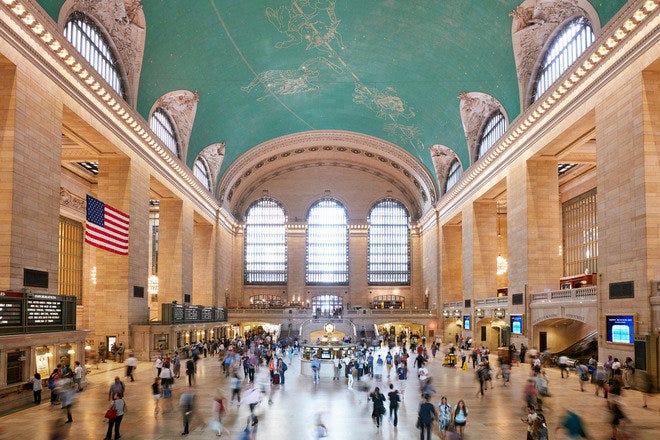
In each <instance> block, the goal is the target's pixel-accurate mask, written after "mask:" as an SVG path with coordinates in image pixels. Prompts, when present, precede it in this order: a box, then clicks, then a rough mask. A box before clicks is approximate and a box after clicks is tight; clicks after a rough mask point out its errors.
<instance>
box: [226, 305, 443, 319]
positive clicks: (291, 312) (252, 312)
mask: <svg viewBox="0 0 660 440" xmlns="http://www.w3.org/2000/svg"><path fill="white" fill-rule="evenodd" d="M420 315H421V316H428V317H431V316H434V312H433V310H429V309H367V308H365V309H351V310H344V311H343V312H342V316H336V317H335V316H333V317H318V318H319V319H322V320H327V319H332V320H336V319H341V318H342V317H363V318H369V317H381V316H400V317H404V316H416V317H419V316H420ZM241 316H262V317H271V318H304V317H308V318H313V317H314V313H313V312H312V310H311V309H297V308H290V309H229V318H236V317H241Z"/></svg>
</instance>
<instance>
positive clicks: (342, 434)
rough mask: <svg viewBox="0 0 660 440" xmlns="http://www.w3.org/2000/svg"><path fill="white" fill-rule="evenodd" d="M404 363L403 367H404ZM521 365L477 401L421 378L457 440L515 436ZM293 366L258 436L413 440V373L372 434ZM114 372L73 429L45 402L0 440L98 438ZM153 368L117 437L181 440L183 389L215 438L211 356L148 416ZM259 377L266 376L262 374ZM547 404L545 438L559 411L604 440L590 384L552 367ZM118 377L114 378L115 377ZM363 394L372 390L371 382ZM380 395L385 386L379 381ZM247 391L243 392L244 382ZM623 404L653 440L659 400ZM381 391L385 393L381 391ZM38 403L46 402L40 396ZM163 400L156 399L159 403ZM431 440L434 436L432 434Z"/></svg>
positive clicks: (342, 400) (233, 416)
mask: <svg viewBox="0 0 660 440" xmlns="http://www.w3.org/2000/svg"><path fill="white" fill-rule="evenodd" d="M411 364H412V362H411ZM528 368H529V366H528V365H522V366H514V368H513V371H512V375H511V376H512V377H511V380H512V381H511V383H510V384H509V386H507V387H504V386H503V385H502V383H501V382H497V381H496V382H495V384H494V388H493V389H492V390H488V391H486V393H485V395H484V396H483V397H478V396H477V394H476V392H477V388H478V385H477V383H476V380H475V375H474V370H472V369H470V370H468V371H462V370H459V369H450V368H446V367H443V366H442V362H441V360H440V358H437V359H435V360H432V361H431V362H430V365H429V371H430V373H431V375H432V376H433V379H434V385H435V389H436V391H437V393H436V395H435V396H434V397H433V400H432V401H433V403H435V404H437V402H438V401H439V400H440V396H441V395H446V396H447V397H448V399H449V402H450V403H451V404H453V403H455V402H456V401H457V400H458V399H464V400H465V402H466V404H467V406H468V409H469V416H468V424H467V428H466V434H465V438H466V439H479V440H489V439H524V438H525V435H526V434H525V432H526V425H525V424H524V423H523V422H522V421H521V418H522V417H523V416H524V415H525V414H526V413H525V410H524V408H523V397H522V395H523V384H524V382H525V379H526V378H527V373H528V371H529V370H528ZM299 372H300V366H299V360H298V359H297V358H294V360H293V363H292V365H291V367H290V368H289V370H288V371H287V376H286V384H285V385H283V386H282V385H279V386H273V387H272V390H273V396H272V400H273V403H272V405H268V403H267V399H264V400H263V401H262V403H260V404H259V405H258V406H257V407H256V410H255V412H256V414H257V415H258V416H259V425H258V426H259V427H258V433H257V435H256V438H258V439H267V438H270V439H275V440H285V439H286V440H290V439H294V440H297V439H312V438H315V437H314V424H315V420H316V417H317V415H318V414H321V417H322V420H323V422H324V423H325V425H326V426H327V428H328V437H327V438H329V439H336V440H343V439H351V440H352V439H365V438H374V439H397V440H407V439H417V438H419V431H418V430H417V429H416V428H415V422H416V419H417V409H418V405H419V399H420V398H419V393H418V389H419V388H418V384H417V379H416V375H415V369H414V367H412V366H411V373H412V374H411V377H410V378H409V379H408V381H405V382H403V383H400V382H399V381H394V382H393V383H394V384H395V387H397V388H399V389H401V390H405V393H404V396H405V397H404V400H403V402H402V405H401V408H400V411H399V426H398V428H394V427H393V426H392V424H391V423H388V421H387V418H386V419H385V423H384V424H383V426H382V427H381V428H376V426H375V424H374V423H373V422H372V419H371V405H370V404H368V403H367V394H366V393H365V392H362V391H357V390H349V389H347V387H346V383H345V381H344V380H340V381H332V380H331V379H322V380H321V383H320V384H318V385H316V386H314V385H313V384H312V383H311V380H310V378H308V377H305V376H301V375H300V373H299ZM121 373H123V370H114V371H113V370H108V371H101V372H98V373H96V374H94V375H90V376H89V386H88V388H87V389H86V390H85V391H84V392H82V393H78V394H77V400H76V404H75V406H74V409H73V420H74V422H73V423H70V424H64V422H65V420H66V416H65V414H64V413H63V412H62V410H61V409H59V407H58V406H51V405H50V404H49V403H48V402H47V401H46V402H45V403H42V404H41V405H39V406H35V407H31V408H28V409H24V410H21V411H18V412H15V413H13V414H10V415H6V416H3V417H0V438H1V439H30V440H41V439H48V438H50V435H51V434H52V433H53V432H54V431H56V430H59V431H60V433H61V434H62V438H68V439H76V440H79V439H103V438H104V436H105V431H106V429H107V422H106V421H105V420H104V417H103V415H104V413H105V410H106V408H107V405H108V400H107V399H108V387H109V385H110V383H111V381H112V379H113V377H114V376H115V375H117V374H121ZM154 374H155V368H153V366H152V365H150V364H149V363H146V362H142V363H141V364H140V366H139V367H138V370H137V374H136V381H135V382H125V383H126V388H127V390H126V397H125V399H126V403H127V412H126V415H125V416H124V420H123V421H122V424H121V435H122V437H121V438H122V439H125V440H131V439H174V438H184V437H182V436H181V432H182V412H181V410H180V409H179V407H178V401H179V396H180V394H181V393H182V392H184V391H187V390H189V389H190V390H192V392H193V393H195V411H194V415H193V419H192V423H191V432H190V434H189V435H188V436H187V438H190V439H210V438H217V437H216V435H215V432H214V431H213V430H212V429H211V427H210V425H209V423H210V421H211V413H212V399H213V396H214V395H215V394H216V393H218V392H219V393H222V394H223V395H224V396H225V397H229V396H230V395H231V393H230V389H229V381H228V380H227V379H226V378H225V377H224V375H223V374H222V369H221V364H220V362H219V360H218V358H212V357H209V358H205V359H201V360H200V361H199V372H198V375H197V383H196V384H195V385H194V386H193V387H192V388H189V387H188V386H187V384H186V382H185V380H184V378H183V376H182V378H181V379H179V380H177V382H176V384H175V390H174V398H173V399H171V403H172V404H173V405H172V409H170V410H166V411H165V412H164V413H163V414H160V415H159V416H158V418H154V411H153V408H154V401H153V399H152V397H151V388H150V385H151V382H152V377H153V376H154ZM264 374H265V372H264ZM548 377H549V380H550V392H551V397H548V398H546V399H544V402H543V408H544V414H545V416H546V419H547V420H548V423H549V429H550V438H551V439H564V438H568V437H566V436H565V434H564V433H563V432H559V433H557V434H555V433H554V429H555V427H556V426H557V425H558V423H559V420H560V417H561V416H562V415H563V414H564V412H565V408H566V407H571V408H572V409H573V410H574V411H575V412H577V413H578V414H580V415H581V416H582V418H583V420H584V421H585V423H586V428H587V432H588V433H589V435H590V438H592V439H595V440H599V439H609V438H610V429H609V423H608V420H609V415H608V411H607V409H606V404H605V403H606V401H605V399H603V398H602V397H597V396H595V395H594V393H593V391H592V390H591V388H590V387H588V388H587V391H586V392H580V389H579V384H578V380H577V377H576V376H575V375H571V377H570V378H568V379H561V377H560V375H559V372H558V371H557V370H552V369H551V370H548ZM122 380H123V379H122ZM370 385H371V388H373V386H375V385H376V384H374V383H371V382H370ZM380 386H381V389H383V388H387V382H386V381H383V382H382V383H381V384H380ZM245 388H247V385H245V387H244V390H245ZM624 393H625V394H624V396H623V401H624V404H625V412H626V414H627V416H628V417H629V418H630V420H631V422H632V425H633V427H634V430H635V434H634V436H633V437H631V438H635V439H642V440H644V439H648V440H651V439H653V440H657V439H660V399H658V397H657V396H653V397H650V398H649V400H648V408H646V409H643V408H642V407H641V406H642V397H641V395H640V393H639V392H637V391H630V390H625V391H624ZM385 394H386V393H385ZM46 400H47V399H46ZM163 403H164V401H163V400H161V404H163ZM248 415H249V409H248V406H247V405H246V404H243V405H240V406H230V407H228V412H227V414H226V415H225V416H224V417H223V425H224V427H225V431H224V435H223V436H222V438H225V439H237V438H239V436H240V431H241V430H242V428H243V427H244V426H245V423H246V421H247V418H248ZM433 438H438V437H437V433H436V434H434V436H433Z"/></svg>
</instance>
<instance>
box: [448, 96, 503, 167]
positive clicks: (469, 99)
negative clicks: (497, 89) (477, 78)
mask: <svg viewBox="0 0 660 440" xmlns="http://www.w3.org/2000/svg"><path fill="white" fill-rule="evenodd" d="M458 99H459V100H460V101H461V103H460V112H461V122H462V123H463V130H464V131H465V139H466V140H467V145H468V151H469V152H470V160H473V159H474V157H476V153H477V148H478V145H477V144H478V142H479V134H480V132H481V128H482V127H483V124H484V122H486V118H488V117H489V116H490V115H491V114H492V113H493V112H494V111H495V110H498V109H499V110H500V112H502V114H503V115H504V117H505V118H506V117H507V115H506V111H505V110H504V107H502V104H500V103H499V101H498V100H497V99H495V98H493V97H492V96H490V95H488V94H486V93H481V92H469V93H468V92H461V94H459V95H458ZM507 120H508V118H507ZM439 178H440V174H438V179H439Z"/></svg>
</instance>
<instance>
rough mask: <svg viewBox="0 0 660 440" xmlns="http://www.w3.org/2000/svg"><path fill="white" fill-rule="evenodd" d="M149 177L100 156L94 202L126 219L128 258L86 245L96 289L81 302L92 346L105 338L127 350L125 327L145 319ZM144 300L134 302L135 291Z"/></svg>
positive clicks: (134, 165) (131, 165)
mask: <svg viewBox="0 0 660 440" xmlns="http://www.w3.org/2000/svg"><path fill="white" fill-rule="evenodd" d="M148 176H149V174H148V172H147V171H146V170H145V168H144V167H143V166H141V165H139V164H138V163H136V162H134V161H131V160H130V159H129V158H127V157H104V156H102V157H100V158H99V174H98V190H97V194H96V197H97V198H98V199H99V200H101V201H102V202H104V203H106V204H108V205H110V206H112V207H114V208H116V209H118V210H120V211H122V212H124V213H126V214H128V215H129V216H130V228H129V250H128V255H117V254H114V253H111V252H108V251H105V250H102V249H97V248H94V247H92V246H90V245H85V251H86V252H94V255H95V258H94V261H95V263H96V279H97V282H96V286H95V288H94V294H93V296H94V297H93V298H89V302H88V303H86V308H87V310H88V311H87V313H89V315H90V323H91V326H92V331H93V338H92V339H94V341H95V344H96V345H98V342H100V341H104V340H105V337H106V336H117V338H118V339H117V341H118V342H122V343H123V344H124V346H126V347H131V341H129V339H128V336H129V325H130V324H133V323H141V322H145V321H146V320H147V319H148V316H149V314H148V304H147V301H148V298H147V297H148V294H147V279H148V275H149V269H148V264H149V249H148V248H149V246H148V243H149V177H148ZM135 286H139V287H144V297H143V298H139V297H134V296H133V295H134V287H135Z"/></svg>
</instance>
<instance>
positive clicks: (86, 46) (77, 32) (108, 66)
mask: <svg viewBox="0 0 660 440" xmlns="http://www.w3.org/2000/svg"><path fill="white" fill-rule="evenodd" d="M64 37H65V38H66V39H67V40H69V42H71V44H73V47H75V48H76V49H77V50H78V52H80V54H81V55H82V56H83V58H85V59H86V60H87V62H89V64H91V65H92V67H93V68H94V69H96V71H97V72H98V73H99V74H100V75H101V76H102V77H103V79H105V80H106V81H107V83H108V84H110V87H112V88H113V89H115V91H116V92H117V93H119V94H120V95H121V96H122V97H123V98H125V97H126V95H125V91H124V85H123V81H122V78H121V74H120V69H119V63H118V62H117V57H116V56H115V54H114V53H113V52H112V50H111V49H110V45H109V44H108V41H107V39H106V37H105V36H104V32H103V31H102V30H101V28H100V27H99V26H98V25H97V24H96V23H95V22H94V20H92V19H91V18H89V17H88V16H87V15H85V14H83V13H82V12H77V11H76V12H74V13H73V14H71V15H70V16H69V18H68V20H67V22H66V26H65V27H64Z"/></svg>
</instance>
